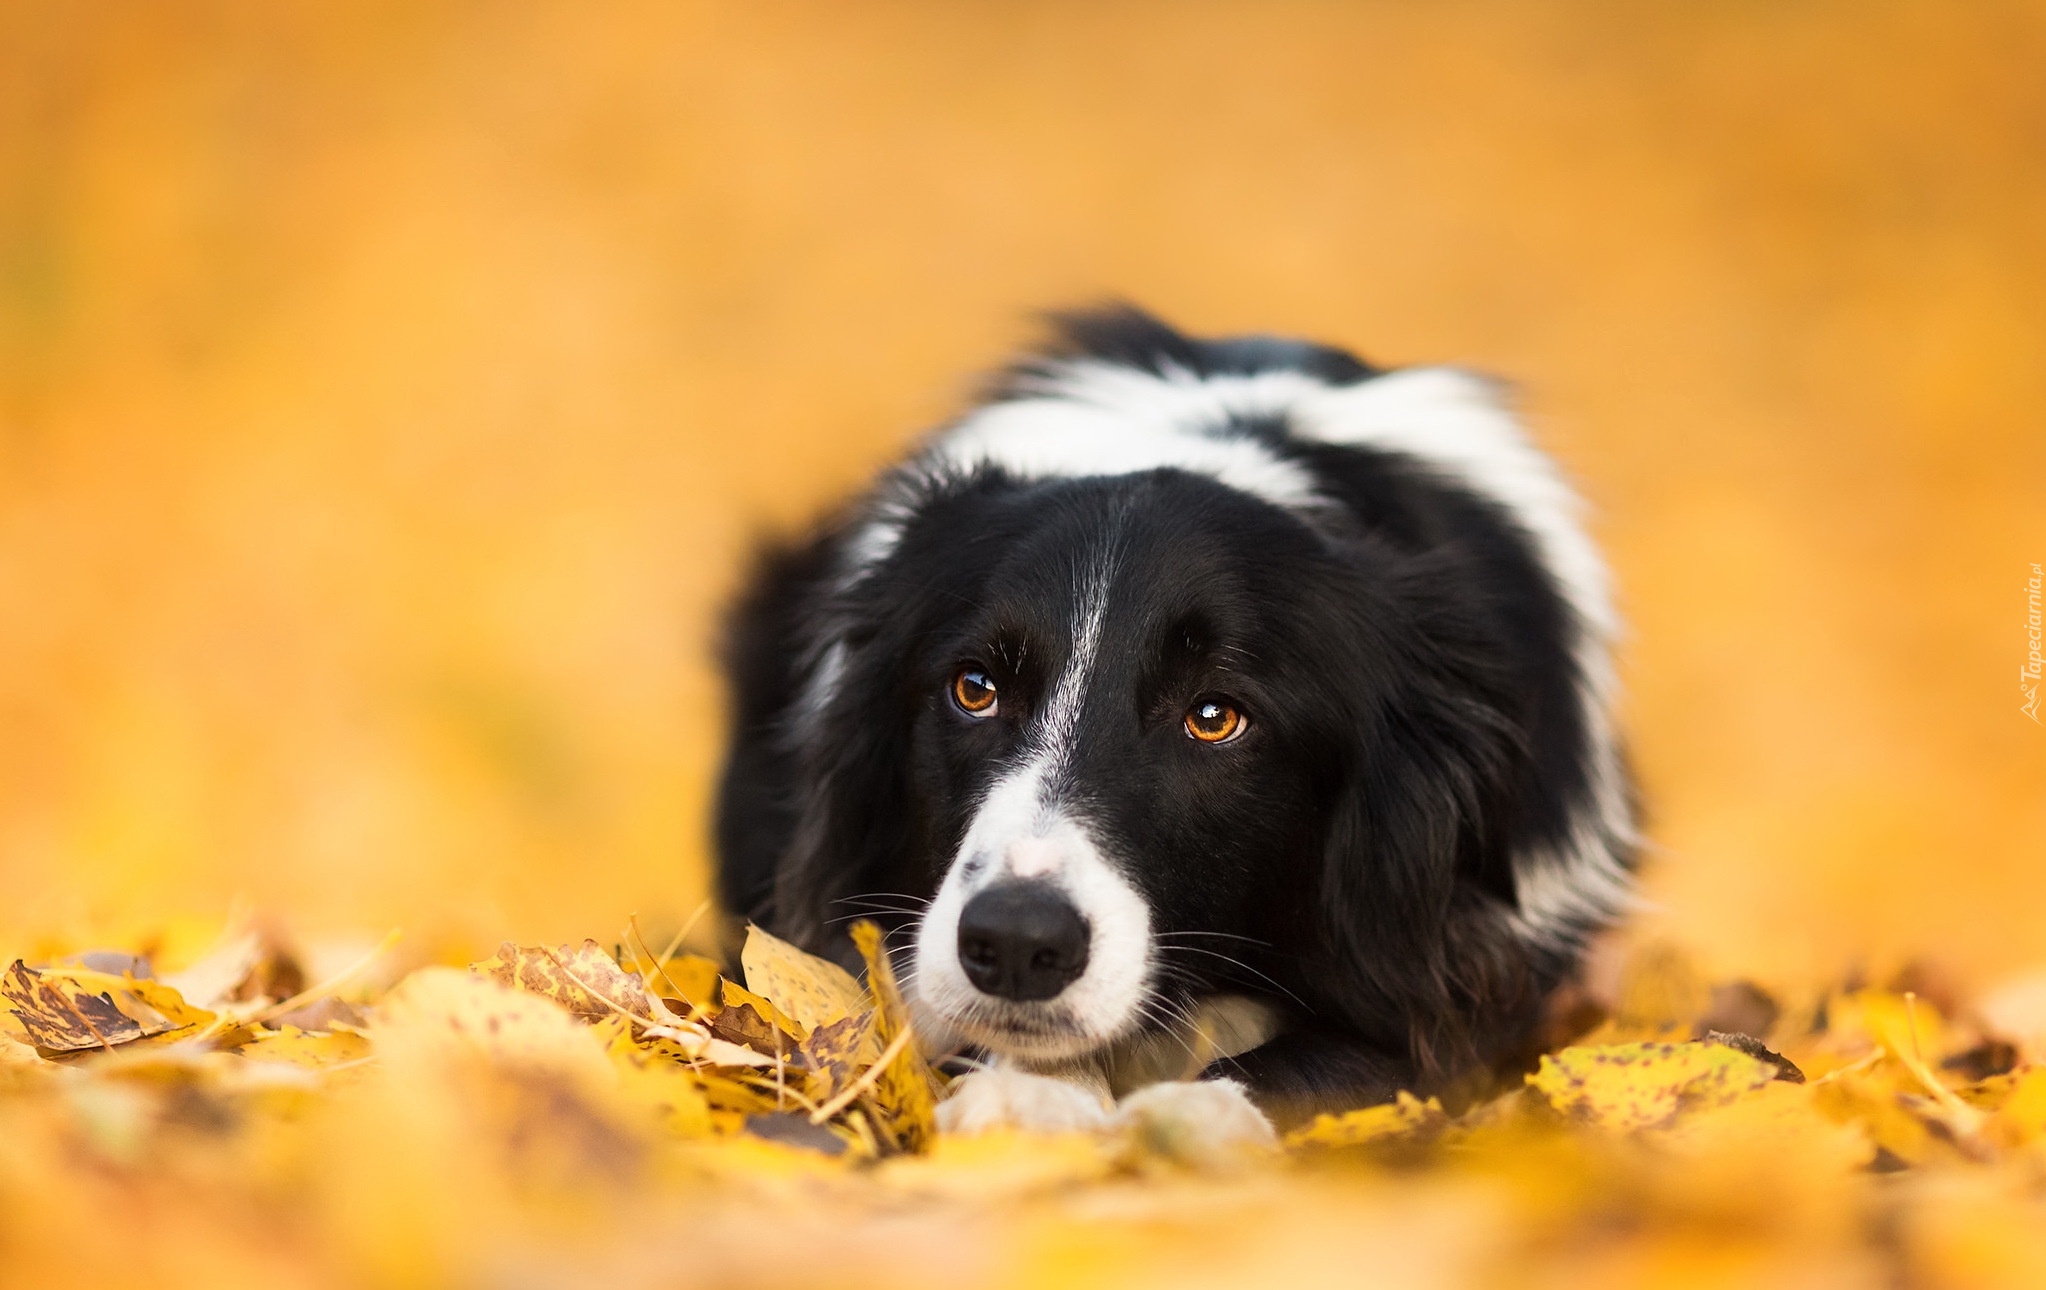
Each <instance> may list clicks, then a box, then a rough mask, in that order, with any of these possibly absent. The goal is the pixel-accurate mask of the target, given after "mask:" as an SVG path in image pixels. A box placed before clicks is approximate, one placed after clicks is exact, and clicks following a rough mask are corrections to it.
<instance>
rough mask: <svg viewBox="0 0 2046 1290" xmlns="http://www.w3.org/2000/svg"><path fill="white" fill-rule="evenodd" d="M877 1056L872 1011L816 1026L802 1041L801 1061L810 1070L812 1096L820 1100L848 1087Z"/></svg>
mask: <svg viewBox="0 0 2046 1290" xmlns="http://www.w3.org/2000/svg"><path fill="white" fill-rule="evenodd" d="M880 1055H881V1044H880V1040H879V1039H878V1038H877V1037H876V1035H875V1033H874V1014H873V1013H871V1012H863V1013H861V1014H860V1015H859V1016H857V1017H846V1018H844V1019H842V1020H839V1021H834V1022H832V1023H831V1024H830V1025H827V1026H819V1027H818V1028H817V1029H815V1030H813V1031H811V1032H810V1037H809V1038H808V1039H805V1040H804V1041H803V1064H804V1065H805V1066H807V1067H809V1069H810V1078H811V1081H812V1084H813V1086H814V1096H816V1097H817V1098H818V1099H819V1100H824V1099H829V1098H831V1097H833V1096H835V1095H836V1094H837V1093H839V1092H840V1091H841V1090H843V1089H846V1088H850V1087H851V1086H852V1084H853V1082H854V1081H855V1080H857V1079H858V1078H859V1076H860V1073H861V1072H862V1071H864V1070H865V1069H866V1068H867V1067H868V1066H871V1065H873V1063H874V1061H875V1059H877V1058H878V1057H880Z"/></svg>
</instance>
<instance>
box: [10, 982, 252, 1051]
mask: <svg viewBox="0 0 2046 1290" xmlns="http://www.w3.org/2000/svg"><path fill="white" fill-rule="evenodd" d="M0 995H5V997H6V999H7V1001H8V1003H9V1004H10V1005H11V1010H12V1012H13V1014H14V1016H15V1019H16V1020H17V1021H19V1022H20V1023H21V1026H22V1028H23V1030H24V1031H25V1032H26V1034H27V1035H28V1037H29V1038H30V1039H32V1040H33V1041H34V1042H35V1045H36V1046H37V1047H38V1048H41V1049H44V1050H46V1051H48V1052H55V1053H73V1052H83V1051H86V1050H88V1049H94V1048H99V1049H108V1050H111V1049H113V1048H115V1047H117V1046H119V1045H122V1044H129V1043H134V1042H136V1041H137V1040H142V1039H150V1038H154V1037H156V1036H159V1035H167V1034H171V1033H174V1032H177V1031H183V1030H187V1029H191V1028H194V1027H199V1026H204V1025H208V1024H210V1023H211V1022H212V1021H213V1019H214V1014H213V1013H211V1012H208V1011H206V1010H204V1009H201V1008H194V1007H192V1006H191V1005H189V1004H187V1003H186V1002H185V1001H184V999H183V998H181V997H180V996H179V995H178V992H177V991H176V990H173V989H171V988H170V987H169V986H167V985H164V984H162V983H161V982H157V981H144V980H137V979H135V978H134V977H129V976H112V975H109V974H107V973H104V972H94V971H91V970H89V969H85V968H52V969H48V970H45V971H37V970H35V969H33V968H30V967H28V966H26V965H25V964H23V963H22V962H21V960H19V959H16V960H15V961H14V964H13V966H11V967H9V968H8V970H7V975H6V976H5V977H4V978H0Z"/></svg>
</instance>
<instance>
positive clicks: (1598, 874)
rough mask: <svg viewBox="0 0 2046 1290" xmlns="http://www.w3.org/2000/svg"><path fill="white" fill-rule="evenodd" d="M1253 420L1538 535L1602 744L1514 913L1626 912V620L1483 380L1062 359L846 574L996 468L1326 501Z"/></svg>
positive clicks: (942, 443) (825, 693) (819, 678)
mask: <svg viewBox="0 0 2046 1290" xmlns="http://www.w3.org/2000/svg"><path fill="white" fill-rule="evenodd" d="M1257 419H1272V420H1279V421H1282V422H1283V424H1284V427H1285V430H1286V433H1287V434H1289V435H1290V436H1291V437H1292V438H1294V439H1296V440H1305V441H1309V442H1318V443H1329V444H1339V445H1344V446H1350V447H1358V448H1368V449H1373V450H1377V451H1380V452H1387V453H1396V454H1398V455H1400V456H1402V457H1405V458H1407V459H1409V460H1411V461H1414V462H1417V463H1419V464H1421V465H1422V466H1424V467H1426V468H1429V469H1431V470H1433V471H1435V472H1437V473H1438V474H1440V475H1441V476H1442V478H1443V479H1445V480H1446V481H1447V482H1449V483H1452V484H1455V485H1458V486H1461V487H1463V488H1466V489H1468V490H1470V491H1471V492H1473V493H1475V494H1476V495H1478V496H1479V497H1482V498H1484V499H1486V500H1488V501H1490V502H1492V503H1493V504H1495V505H1497V506H1498V507H1500V509H1501V510H1503V511H1504V512H1505V513H1506V514H1507V515H1508V516H1509V517H1510V518H1511V519H1512V520H1513V521H1514V522H1515V523H1516V524H1517V525H1519V527H1520V528H1521V529H1522V530H1523V531H1524V532H1525V533H1526V534H1527V536H1528V537H1529V539H1530V540H1531V541H1532V542H1533V543H1534V545H1535V548H1536V552H1537V554H1538V556H1539V557H1540V560H1541V563H1542V565H1543V567H1544V569H1546V570H1547V572H1548V574H1549V576H1550V577H1552V578H1553V579H1555V581H1556V585H1557V587H1558V589H1559V591H1560V592H1561V594H1562V596H1563V598H1564V600H1565V601H1566V602H1567V603H1568V604H1569V606H1570V608H1571V610H1572V611H1573V613H1574V615H1575V617H1576V620H1577V624H1578V629H1579V630H1578V631H1577V633H1576V643H1575V655H1574V662H1575V664H1576V668H1577V673H1578V677H1579V697H1580V701H1581V704H1582V710H1583V716H1584V721H1585V727H1586V733H1587V736H1588V738H1589V740H1590V744H1591V749H1592V751H1591V758H1592V764H1591V785H1590V789H1591V793H1590V796H1591V799H1592V800H1591V804H1590V807H1589V809H1588V810H1587V811H1585V812H1584V813H1583V816H1582V818H1580V819H1579V820H1577V821H1576V822H1575V823H1574V826H1573V828H1572V830H1571V837H1570V839H1569V840H1568V841H1567V842H1566V843H1565V844H1564V845H1562V846H1559V847H1556V848H1551V849H1545V850H1542V851H1539V852H1530V853H1526V854H1523V855H1519V856H1516V857H1515V860H1514V869H1515V874H1516V877H1517V879H1518V886H1519V889H1520V908H1519V910H1518V911H1517V914H1516V917H1515V920H1514V921H1515V924H1516V926H1517V927H1518V928H1519V930H1520V932H1521V933H1522V935H1524V936H1527V937H1529V938H1530V939H1534V940H1540V941H1551V942H1561V941H1567V940H1568V939H1569V938H1571V937H1572V936H1574V935H1575V934H1576V933H1577V931H1578V929H1580V928H1582V927H1585V926H1588V925H1593V924H1596V923H1598V922H1600V921H1602V920H1603V919H1605V918H1607V917H1610V916H1611V915H1612V914H1614V913H1617V912H1619V911H1620V910H1621V909H1623V908H1625V907H1626V905H1627V903H1628V901H1629V899H1630V897H1629V894H1628V892H1629V887H1630V884H1629V880H1628V876H1627V874H1626V871H1625V870H1624V868H1623V867H1622V865H1621V862H1620V859H1619V854H1620V851H1621V849H1623V848H1626V847H1631V846H1633V845H1634V844H1635V842H1636V841H1637V839H1636V838H1635V837H1634V834H1633V825H1632V815H1631V812H1630V810H1629V807H1628V803H1627V800H1626V791H1625V787H1624V780H1623V777H1622V775H1621V773H1620V766H1619V762H1618V756H1617V754H1616V752H1615V750H1614V745H1613V738H1612V724H1611V717H1610V706H1611V703H1612V701H1613V698H1614V690H1615V681H1614V676H1613V668H1612V661H1611V642H1612V639H1613V637H1614V635H1615V634H1616V633H1617V630H1618V624H1617V620H1616V617H1615V615H1614V612H1613V607H1612V595H1611V589H1610V585H1609V579H1608V576H1607V572H1606V567H1605V564H1604V562H1603V561H1602V560H1601V559H1600V558H1599V554H1598V550H1597V548H1596V547H1595V546H1594V545H1593V544H1592V541H1591V538H1590V536H1589V535H1588V534H1587V533H1586V531H1585V529H1584V524H1583V506H1582V503H1581V502H1580V501H1579V499H1578V497H1577V495H1576V493H1575V492H1574V491H1573V490H1572V489H1571V487H1570V485H1569V483H1568V481H1566V480H1565V479H1564V478H1563V477H1562V475H1561V474H1560V473H1559V472H1558V471H1557V470H1556V468H1555V466H1554V464H1553V463H1552V462H1551V461H1550V460H1549V458H1548V457H1547V456H1546V455H1544V454H1543V453H1542V452H1541V451H1540V450H1539V449H1537V448H1536V447H1535V446H1534V445H1533V444H1532V443H1531V442H1529V440H1528V438H1527V436H1526V434H1525V432H1524V431H1523V430H1522V428H1521V425H1520V423H1519V421H1518V420H1517V419H1516V417H1515V416H1514V415H1513V412H1512V411H1511V409H1510V408H1509V407H1508V406H1507V405H1506V403H1505V401H1504V399H1503V398H1502V387H1501V386H1500V385H1499V384H1498V383H1496V382H1493V381H1490V380H1488V379H1486V378H1484V377H1481V376H1478V375H1476V374H1475V373H1471V372H1466V371H1461V370H1458V369H1455V368H1448V367H1422V368H1408V369H1405V370H1403V371H1397V372H1391V373H1388V374H1386V375H1384V376H1377V377H1372V378H1370V379H1368V380H1364V381H1359V382H1356V383H1353V384H1348V385H1330V384H1329V383H1328V382H1326V381H1323V380H1321V379H1320V378H1318V377H1315V376H1312V375H1309V374H1308V373H1305V372H1298V371H1267V372H1256V373H1249V374H1235V375H1216V376H1208V377H1202V376H1200V375H1199V374H1197V373H1194V372H1190V371H1185V370H1182V369H1177V368H1171V367H1168V368H1167V369H1166V370H1165V371H1164V372H1162V373H1153V372H1149V371H1143V370H1139V369H1137V368H1132V367H1127V366H1123V365H1121V364H1117V363H1109V362H1104V361H1101V360H1098V359H1080V360H1073V361H1068V362H1064V363H1059V364H1056V365H1054V366H1052V367H1049V368H1047V369H1046V370H1045V371H1044V372H1042V373H1041V374H1039V375H1038V376H1036V377H1033V378H1031V379H1029V380H1028V381H1026V382H1025V383H1024V385H1023V386H1022V390H1021V393H1020V395H1019V396H1018V397H1015V398H1011V399H1009V400H1006V401H1003V402H999V403H993V404H990V405H988V406H986V407H983V408H981V409H979V410H977V411H975V412H973V413H972V414H970V415H968V416H967V417H965V418H964V419H963V420H961V421H960V422H959V423H958V424H957V425H955V426H953V427H952V428H951V429H950V430H948V431H946V432H944V433H943V434H941V435H939V436H938V437H937V438H936V439H934V440H933V441H932V442H931V443H930V445H929V446H928V447H927V448H926V450H925V452H924V454H923V455H922V456H921V457H920V458H918V459H917V461H916V462H914V463H912V465H911V466H910V467H909V469H908V470H907V471H906V472H905V473H904V474H903V475H902V476H900V477H899V478H898V479H897V481H896V483H895V485H894V487H893V488H891V489H890V490H889V491H888V492H887V493H886V494H885V495H884V497H883V498H882V500H881V501H880V502H879V503H878V504H877V505H876V506H875V507H874V508H873V509H872V510H871V511H870V512H869V514H868V518H867V521H866V523H865V524H864V525H863V526H862V527H861V528H860V529H859V530H858V531H856V532H855V533H854V534H852V535H851V537H850V538H849V540H848V543H847V546H846V553H847V554H846V557H845V564H844V565H843V571H842V584H841V585H842V586H845V587H851V586H854V585H857V584H858V582H859V581H860V580H861V579H862V578H864V577H865V576H866V575H867V574H868V573H869V572H871V571H872V570H873V569H874V568H876V567H878V566H879V565H880V564H881V563H882V562H883V561H885V560H886V559H887V558H888V557H889V556H890V555H892V554H893V553H894V551H895V548H896V546H897V544H898V543H899V542H900V540H901V536H902V532H903V530H904V528H905V527H906V526H907V525H908V523H909V521H910V520H911V519H912V518H913V517H914V515H915V514H916V508H917V499H918V496H919V494H920V492H921V490H922V489H923V488H924V487H927V486H928V484H929V483H930V481H932V480H935V479H939V478H942V477H944V476H947V475H952V474H958V473H965V472H970V471H971V470H973V469H975V468H976V467H979V466H982V465H992V466H997V467H999V468H1001V469H1002V470H1004V471H1006V472H1008V473H1009V474H1011V475H1014V476H1017V477H1019V478H1024V479H1055V478H1088V477H1093V476H1103V475H1124V474H1134V473H1137V472H1141V471H1147V470H1155V469H1159V468H1164V467H1171V468H1176V469H1180V470H1186V471H1190V472H1192V473H1195V474H1202V475H1207V476H1209V477H1210V478H1213V479H1215V480H1217V481H1219V482H1221V483H1223V484H1226V485H1228V486H1230V487H1232V488H1236V489H1239V490H1241V491H1243V492H1245V493H1249V494H1251V495H1252V496H1255V497H1258V498H1261V499H1263V500H1265V501H1267V502H1270V503H1272V504H1273V505H1276V506H1280V507H1284V508H1286V509H1289V510H1293V511H1296V512H1301V513H1311V512H1312V511H1314V510H1316V509H1318V508H1320V507H1323V506H1325V505H1327V504H1328V501H1327V499H1326V498H1324V497H1322V496H1321V495H1320V494H1319V493H1318V492H1317V490H1316V487H1315V482H1314V478H1313V476H1312V473H1311V472H1309V471H1307V470H1306V469H1304V468H1303V467H1301V466H1299V465H1298V464H1296V463H1294V462H1291V461H1288V460H1286V459H1285V458H1284V457H1282V456H1281V455H1279V454H1277V453H1275V452H1273V451H1272V450H1271V449H1270V448H1269V447H1268V446H1267V445H1266V444H1264V443H1263V442H1260V441H1259V440H1257V439H1255V438H1252V437H1249V436H1246V435H1242V434H1240V433H1237V432H1236V431H1235V427H1236V426H1237V425H1239V424H1241V423H1242V422H1245V421H1248V420H1257ZM1076 656H1077V655H1076ZM827 662H828V660H827ZM829 672H830V669H829V668H828V667H827V668H819V669H818V670H816V671H814V672H813V673H812V681H811V686H810V693H809V694H808V695H806V702H805V709H806V710H808V711H821V710H822V709H823V707H824V706H825V705H826V704H827V703H828V702H829V700H830V697H831V691H832V689H833V687H834V686H835V684H836V679H835V677H830V676H829V675H828V673H829ZM1061 695H1063V691H1061ZM1074 701H1075V702H1076V700H1074ZM1048 724H1049V722H1048ZM1027 770H1028V768H1027V767H1026V768H1024V770H1023V771H1019V772H1018V774H1019V775H1021V774H1023V773H1025V772H1026V771H1027ZM992 800H993V799H992V798H991V799H990V802H992ZM941 898H942V897H941ZM936 909H937V907H936V906H934V907H933V912H934V913H935V912H936ZM954 914H955V916H956V910H955V911H954Z"/></svg>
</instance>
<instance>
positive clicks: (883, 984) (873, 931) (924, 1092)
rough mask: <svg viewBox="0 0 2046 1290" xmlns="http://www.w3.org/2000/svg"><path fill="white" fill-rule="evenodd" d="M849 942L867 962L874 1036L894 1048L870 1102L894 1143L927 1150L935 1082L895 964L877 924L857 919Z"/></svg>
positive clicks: (934, 1128) (934, 1126)
mask: <svg viewBox="0 0 2046 1290" xmlns="http://www.w3.org/2000/svg"><path fill="white" fill-rule="evenodd" d="M852 938H853V943H854V944H855V945H857V946H859V949H860V955H861V957H863V958H864V959H866V961H867V990H868V993H870V994H871V995H872V996H873V998H874V1035H875V1037H876V1038H877V1039H879V1040H880V1041H881V1043H882V1045H883V1047H884V1049H889V1048H893V1049H896V1050H897V1051H896V1055H895V1057H894V1058H893V1059H892V1060H890V1061H889V1062H888V1064H887V1065H886V1066H885V1067H884V1068H883V1069H882V1071H881V1074H880V1076H879V1077H878V1078H877V1079H876V1081H875V1084H874V1102H875V1104H876V1106H877V1107H878V1109H879V1110H880V1113H881V1118H882V1121H883V1124H884V1127H886V1129H887V1130H888V1132H889V1134H890V1136H891V1137H892V1138H893V1140H894V1142H895V1145H896V1146H897V1147H899V1148H900V1149H902V1150H904V1151H924V1150H928V1149H929V1147H930V1144H931V1142H932V1140H933V1139H934V1138H935V1137H936V1136H937V1132H938V1084H937V1076H936V1074H935V1073H934V1072H933V1071H932V1070H931V1067H930V1063H929V1062H927V1061H926V1060H924V1055H923V1053H922V1052H921V1051H919V1050H918V1048H917V1046H916V1042H915V1040H914V1037H910V1038H909V1041H908V1042H906V1043H903V1044H901V1045H899V1046H898V1045H897V1043H896V1040H897V1039H898V1038H900V1037H904V1036H909V1035H910V1022H909V1007H908V1005H907V1004H905V1003H904V1002H903V1001H902V991H901V990H900V989H899V988H898V987H897V986H896V984H895V968H894V965H893V964H891V963H890V962H889V961H888V950H887V947H886V945H885V943H884V941H883V938H882V933H881V928H880V927H879V925H877V924H875V923H873V922H870V921H868V920H866V919H861V920H860V921H859V922H857V923H854V924H853V926H852Z"/></svg>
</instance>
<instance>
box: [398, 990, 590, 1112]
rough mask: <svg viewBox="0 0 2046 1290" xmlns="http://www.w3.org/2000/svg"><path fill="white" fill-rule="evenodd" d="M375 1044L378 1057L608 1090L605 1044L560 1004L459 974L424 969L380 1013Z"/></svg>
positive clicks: (530, 993)
mask: <svg viewBox="0 0 2046 1290" xmlns="http://www.w3.org/2000/svg"><path fill="white" fill-rule="evenodd" d="M370 1040H371V1042H372V1043H373V1044H374V1045H375V1047H376V1051H377V1053H378V1055H379V1056H380V1057H382V1058H383V1059H385V1061H386V1063H389V1062H390V1061H391V1060H392V1059H394V1058H401V1059H405V1060H411V1059H414V1058H419V1059H423V1060H427V1061H438V1060H442V1059H446V1058H457V1057H478V1058H482V1059H484V1060H485V1061H487V1062H489V1063H491V1064H494V1065H500V1066H511V1067H525V1068H531V1069H541V1070H547V1071H550V1072H553V1073H557V1074H564V1075H569V1076H572V1077H574V1078H576V1079H579V1080H594V1081H597V1082H600V1083H610V1082H611V1080H612V1078H613V1077H612V1072H611V1065H610V1061H609V1059H608V1058H606V1057H605V1055H604V1051H603V1048H602V1045H601V1043H600V1041H599V1040H598V1039H597V1037H596V1035H595V1033H594V1032H593V1031H592V1030H591V1029H590V1027H589V1026H587V1025H584V1024H582V1022H581V1020H580V1019H578V1018H577V1017H576V1016H575V1014H573V1013H571V1012H570V1011H569V1010H568V1009H567V1008H566V1007H564V1006H563V1005H562V1004H561V1003H560V1002H559V1001H557V1000H555V999H553V998H551V997H547V996H543V995H540V994H536V993H533V992H529V991H520V990H515V989H512V988H510V987H508V986H506V985H503V984H502V983H500V982H498V981H496V980H494V979H492V978H490V977H486V976H478V975H475V974H473V973H470V972H464V971H461V970H460V969H457V968H445V967H429V968H421V969H420V970H419V971H417V972H414V973H413V974H412V975H411V976H408V977H406V978H405V979H404V980H403V981H401V982H399V983H398V985H397V987H396V988H394V989H393V990H392V991H391V993H390V994H389V995H388V996H386V997H385V999H384V1001H383V1003H382V1004H381V1005H380V1006H379V1007H378V1009H377V1016H376V1024H375V1025H374V1026H373V1027H372V1028H371V1030H370Z"/></svg>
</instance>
